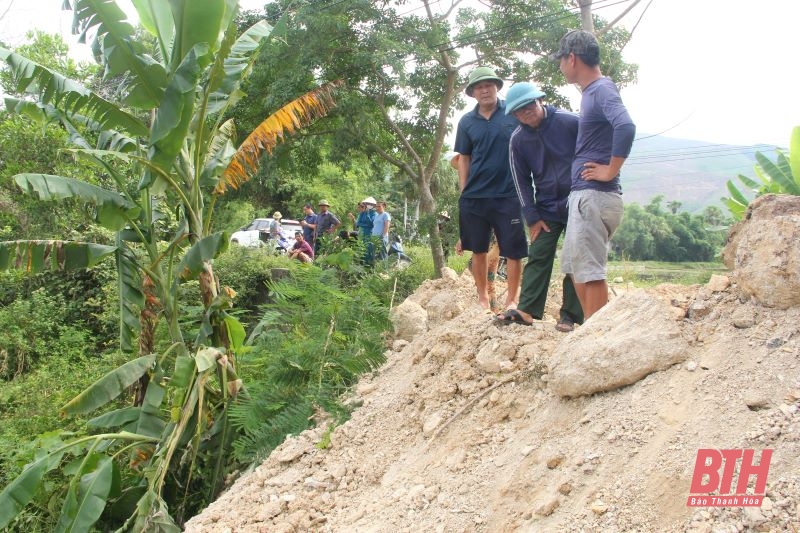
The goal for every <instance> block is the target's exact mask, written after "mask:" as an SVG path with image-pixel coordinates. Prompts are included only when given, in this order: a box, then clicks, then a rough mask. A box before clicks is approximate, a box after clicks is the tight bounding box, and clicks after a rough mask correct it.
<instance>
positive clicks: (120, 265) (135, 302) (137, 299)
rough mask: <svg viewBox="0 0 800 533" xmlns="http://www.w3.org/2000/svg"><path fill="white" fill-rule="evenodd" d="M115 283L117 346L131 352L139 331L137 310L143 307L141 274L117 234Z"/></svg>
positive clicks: (133, 257)
mask: <svg viewBox="0 0 800 533" xmlns="http://www.w3.org/2000/svg"><path fill="white" fill-rule="evenodd" d="M117 244H118V248H117V253H116V260H117V284H118V288H119V345H120V346H119V347H120V350H122V351H123V352H126V353H133V352H134V351H136V349H137V348H138V346H137V343H136V337H137V335H138V334H139V332H140V331H141V329H142V328H141V326H142V324H141V322H140V321H139V312H140V310H141V308H142V307H144V303H145V301H144V293H143V292H142V276H141V274H140V272H139V268H138V265H137V261H136V256H135V255H134V254H133V251H131V249H130V248H128V245H127V244H126V243H125V242H124V241H123V240H122V235H121V234H119V233H118V234H117Z"/></svg>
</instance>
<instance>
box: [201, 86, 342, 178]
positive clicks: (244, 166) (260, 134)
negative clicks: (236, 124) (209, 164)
mask: <svg viewBox="0 0 800 533" xmlns="http://www.w3.org/2000/svg"><path fill="white" fill-rule="evenodd" d="M340 85H341V82H332V83H327V84H325V85H323V86H321V87H319V88H318V89H315V90H313V91H311V92H308V93H306V94H304V95H303V96H301V97H299V98H297V99H295V100H292V101H291V102H289V103H288V104H286V105H285V106H283V107H282V108H280V109H279V110H278V111H276V112H275V113H274V114H272V115H270V116H269V117H267V118H266V119H265V120H264V121H263V122H262V123H261V124H259V125H258V127H256V129H254V130H253V131H252V133H250V135H248V136H247V139H245V140H244V142H243V143H242V145H241V146H240V147H239V149H238V150H237V151H236V154H234V156H233V159H231V162H230V163H229V164H228V167H227V168H226V169H225V171H224V173H223V174H222V179H221V180H220V181H219V182H218V183H217V186H216V187H215V188H214V194H224V193H225V191H226V190H227V189H228V187H230V188H233V189H238V188H239V186H240V185H241V184H242V183H245V182H246V181H247V180H249V179H250V176H251V175H252V174H254V173H255V172H256V171H257V170H258V165H259V160H260V159H261V155H262V154H263V153H264V152H265V151H266V152H267V153H272V150H273V149H274V148H275V146H277V144H278V143H279V142H282V141H283V139H284V137H286V136H287V135H292V134H294V133H295V132H296V131H297V130H298V129H300V128H302V127H304V126H307V125H309V124H311V123H312V122H313V121H314V120H317V119H319V118H321V117H323V116H325V115H326V114H328V112H329V111H330V110H331V109H333V107H334V106H335V102H334V100H333V92H334V91H335V90H336V88H337V87H339V86H340Z"/></svg>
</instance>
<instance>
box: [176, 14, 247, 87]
mask: <svg viewBox="0 0 800 533" xmlns="http://www.w3.org/2000/svg"><path fill="white" fill-rule="evenodd" d="M169 4H170V7H171V8H172V20H173V21H174V23H175V44H174V45H173V48H172V56H171V57H170V68H169V70H170V71H171V72H174V71H176V70H177V69H178V65H180V64H181V63H183V61H184V59H185V58H186V56H187V55H189V53H190V52H191V50H192V49H193V48H195V47H196V46H197V45H198V44H201V43H205V44H206V45H207V46H208V51H209V52H210V53H212V54H215V53H216V52H217V50H218V48H219V40H220V35H221V34H222V32H223V30H224V29H225V28H227V27H228V26H229V25H230V24H231V22H233V19H234V18H235V17H236V14H237V12H238V6H239V2H238V0H205V1H203V2H197V1H193V0H172V1H171V2H170V3H169Z"/></svg>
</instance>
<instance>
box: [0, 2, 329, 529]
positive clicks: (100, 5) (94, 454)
mask: <svg viewBox="0 0 800 533" xmlns="http://www.w3.org/2000/svg"><path fill="white" fill-rule="evenodd" d="M133 4H134V6H135V8H136V10H137V12H138V15H139V20H140V21H141V25H142V27H143V28H144V30H145V31H146V32H147V33H149V34H150V36H151V37H152V39H153V40H154V42H155V46H154V48H153V49H152V50H150V52H151V53H147V47H146V46H145V45H143V44H142V43H141V42H138V41H137V40H136V35H137V34H136V32H135V30H134V28H133V26H131V25H130V24H129V23H128V22H127V20H126V16H125V14H124V12H123V11H122V10H121V9H120V8H119V7H118V6H117V4H116V3H115V2H114V1H113V0H66V1H65V8H67V9H71V10H72V11H73V12H74V24H73V29H74V30H75V31H76V32H77V33H79V34H80V35H81V38H82V39H88V38H89V36H90V35H91V36H92V37H91V39H92V42H91V45H92V49H93V50H94V52H95V55H96V57H97V59H98V60H99V62H100V63H101V65H102V66H103V68H104V76H105V77H106V78H107V79H109V80H113V81H114V82H115V83H116V89H115V91H114V94H113V96H111V97H105V96H103V95H100V94H98V93H96V92H94V91H92V90H90V89H89V88H87V87H85V86H83V85H81V84H80V83H78V82H76V81H74V80H71V79H68V78H66V77H65V76H63V75H61V74H59V73H57V72H54V71H52V70H49V69H47V68H45V67H43V66H41V65H38V64H36V63H34V62H32V61H30V60H28V59H26V58H24V57H22V56H20V55H17V54H15V53H14V52H12V51H10V50H7V49H2V48H0V59H2V61H3V62H5V64H6V66H7V68H8V70H9V72H10V73H11V75H12V77H13V79H14V83H15V84H16V92H17V93H18V94H20V95H23V96H22V97H21V98H17V99H14V98H8V99H7V100H6V106H7V108H8V109H9V110H11V111H14V112H17V113H23V114H27V115H29V116H35V117H37V118H38V119H39V120H47V121H55V122H58V123H59V124H60V125H61V126H62V127H64V128H65V129H66V131H68V132H69V133H70V136H71V141H72V143H73V145H74V148H72V149H71V151H72V152H73V153H74V154H75V156H76V157H82V158H85V159H86V160H88V161H90V162H92V163H94V164H96V165H97V168H98V171H99V172H102V173H105V174H106V175H107V176H110V177H111V178H112V179H113V183H114V184H115V187H114V188H113V189H104V188H101V187H98V186H96V185H92V184H90V183H87V182H85V181H82V180H81V179H79V178H75V177H69V176H53V175H42V174H19V175H17V176H15V178H14V179H15V181H16V183H17V184H18V185H19V186H20V187H21V188H22V190H23V191H25V192H27V193H28V194H31V195H33V196H36V197H38V198H39V199H40V200H42V201H45V202H56V201H61V200H65V199H71V200H78V201H80V202H83V203H84V204H86V205H89V206H92V208H93V209H92V217H93V219H94V221H95V222H96V223H98V224H100V225H102V226H104V227H106V228H109V229H111V230H112V231H114V232H116V233H115V234H116V239H115V242H114V244H113V245H112V246H103V245H98V244H95V243H87V242H63V241H12V242H2V243H0V268H4V269H20V270H24V271H27V272H40V271H43V270H47V269H58V270H66V269H74V268H85V267H87V266H91V265H92V264H95V263H96V262H98V261H101V260H103V259H104V258H106V257H111V256H113V257H114V258H115V260H116V264H117V269H118V275H119V276H118V277H119V294H120V347H121V349H122V350H124V351H127V352H131V353H134V352H138V353H137V355H136V357H135V358H133V359H132V360H131V361H129V362H128V363H126V364H124V365H122V366H120V367H119V368H117V369H115V370H113V371H112V372H110V373H109V374H108V375H106V376H105V377H103V378H102V379H101V380H100V381H98V382H97V383H95V384H93V385H91V386H90V387H89V388H88V389H87V390H86V391H84V392H83V393H82V394H81V395H79V396H78V397H76V398H75V399H73V400H72V401H71V402H69V403H68V404H67V405H65V406H64V407H63V409H62V410H63V412H64V413H65V414H83V413H90V412H93V411H95V410H97V409H100V408H101V407H103V406H107V405H108V404H109V403H111V402H113V401H116V400H117V399H118V398H119V397H120V396H123V395H124V394H125V393H126V392H127V391H129V390H131V387H132V386H133V385H135V384H137V383H138V384H139V385H140V388H139V394H138V400H137V401H136V402H135V403H134V404H133V405H130V406H126V407H123V408H120V409H116V410H111V411H107V412H104V413H103V414H101V415H99V416H96V417H95V418H93V419H92V420H91V421H90V422H89V426H90V427H91V428H92V429H94V430H96V431H98V432H99V433H97V434H90V435H85V436H81V437H79V438H77V439H67V440H61V439H56V440H55V441H54V442H51V446H50V448H49V449H47V450H43V453H42V454H41V455H40V456H38V458H37V460H36V461H34V462H33V463H31V464H29V465H28V466H27V467H26V468H25V470H23V472H22V473H21V474H20V476H19V477H18V478H16V479H15V480H14V481H13V482H12V483H10V484H9V485H8V486H7V487H5V488H4V489H3V491H2V492H0V529H3V528H4V527H6V526H7V525H8V524H9V523H10V522H11V521H12V520H13V519H14V517H15V516H16V515H17V514H19V513H20V512H21V511H22V509H23V508H24V507H25V506H26V505H27V504H28V503H29V502H30V501H31V500H32V499H33V498H34V497H35V496H36V495H37V493H39V492H40V491H41V490H42V486H43V480H44V478H45V476H46V474H47V473H48V472H50V471H52V470H53V469H57V468H59V467H62V472H63V473H68V474H69V476H68V478H69V479H70V481H69V484H68V486H67V487H64V488H63V490H62V493H63V495H64V497H63V504H62V506H61V511H60V515H59V516H58V518H57V523H56V524H55V528H56V529H57V530H59V531H61V530H70V531H76V530H77V531H82V530H87V529H88V528H89V527H91V525H92V524H94V523H95V522H96V521H97V520H99V519H100V518H101V515H102V517H103V520H104V523H105V524H106V525H115V526H121V527H120V529H121V530H134V531H179V528H178V526H177V524H178V523H180V522H182V520H183V518H184V517H185V515H186V514H187V513H190V512H192V511H193V510H196V509H197V508H198V507H199V506H202V505H203V504H205V503H207V502H208V501H209V500H210V499H213V498H214V497H215V496H216V494H217V493H218V491H219V490H220V488H221V485H222V481H221V480H222V479H223V478H224V475H225V474H226V473H227V472H226V467H229V466H230V464H229V455H228V452H229V450H230V444H231V441H232V431H231V429H230V428H229V425H228V410H229V408H230V406H231V405H232V403H233V402H235V401H236V399H237V397H239V396H240V395H242V394H245V389H244V386H243V384H242V383H241V380H240V379H239V377H238V375H237V368H236V354H237V350H238V349H239V348H240V347H241V344H242V342H243V341H244V328H243V327H242V325H241V324H240V323H239V322H238V321H237V320H236V319H235V318H233V317H232V316H230V315H229V314H228V313H227V309H228V308H229V307H230V306H231V305H232V304H231V298H230V297H229V295H228V294H227V292H226V291H225V290H224V288H223V289H222V290H221V289H220V287H219V283H218V280H217V278H216V276H215V274H214V271H213V267H212V262H213V259H214V258H215V257H216V256H217V255H218V254H219V253H221V252H222V251H223V250H224V249H225V247H226V246H227V242H228V236H227V235H225V234H224V233H211V230H210V228H211V219H212V215H213V210H214V205H215V202H216V200H217V198H218V197H219V196H220V195H222V194H224V193H225V191H226V190H228V189H229V188H231V187H234V188H235V187H237V186H238V185H239V184H241V183H242V182H244V181H246V180H247V179H248V176H249V175H250V174H251V173H252V172H253V171H254V170H255V168H256V167H257V165H258V162H259V158H260V156H261V155H262V153H263V152H270V151H271V150H272V147H273V146H275V144H276V143H277V142H279V141H280V140H281V139H282V138H283V137H284V136H285V135H288V134H291V133H293V132H294V131H295V130H297V129H298V128H301V127H303V126H304V125H306V124H308V123H310V122H311V121H313V120H315V119H317V118H319V117H321V116H323V115H324V114H326V113H327V112H328V111H329V110H330V108H331V107H332V106H333V99H332V95H333V91H334V90H335V86H336V84H335V83H331V84H326V85H323V86H321V87H320V88H319V89H317V90H316V91H313V92H311V93H308V94H306V95H303V96H301V97H300V98H298V99H296V100H294V101H292V102H290V103H289V104H287V105H286V106H284V107H283V108H282V109H280V110H278V111H277V112H275V113H274V114H272V115H270V116H269V117H267V118H266V119H265V121H264V122H263V123H262V124H261V125H260V126H259V127H258V128H256V130H254V131H253V132H252V133H251V134H250V135H249V136H248V137H247V139H246V140H245V141H244V142H243V143H242V144H241V145H240V146H238V147H236V146H235V145H234V139H235V130H234V125H233V123H232V122H230V121H224V117H225V114H226V111H228V110H229V109H230V108H231V106H233V105H234V104H235V103H236V102H237V100H238V99H239V98H240V97H241V96H242V92H241V85H242V82H243V81H244V80H245V79H246V77H247V75H248V74H249V72H250V69H251V66H252V64H253V61H254V60H255V56H256V53H257V51H258V47H259V44H260V43H261V42H262V41H263V40H264V39H266V38H267V37H268V36H270V34H271V32H272V28H271V27H270V26H269V25H267V24H266V23H265V22H263V21H261V22H258V23H256V24H254V25H253V26H251V27H250V28H248V29H247V30H245V31H244V32H242V33H241V34H239V32H238V31H237V26H236V24H235V23H234V19H235V17H236V15H237V13H238V0H202V1H200V0H169V1H168V2H163V1H153V0H133ZM131 168H133V169H136V172H137V174H136V175H135V176H132V175H130V173H129V169H131ZM121 169H124V170H121ZM165 206H169V207H168V208H166V207H165ZM167 210H170V211H171V213H170V214H171V216H172V217H174V218H175V220H176V227H175V229H174V231H172V232H171V233H170V234H169V235H168V236H165V235H164V234H163V230H162V229H161V226H159V221H160V220H161V219H162V218H163V217H165V216H166V215H167ZM189 280H198V285H199V294H198V298H199V299H200V300H201V301H202V304H203V313H202V317H201V319H200V328H199V331H198V332H197V333H195V334H193V335H192V336H190V335H189V333H188V332H187V331H185V330H184V327H183V326H182V324H183V320H182V319H183V318H186V317H185V313H186V311H185V310H184V309H182V308H181V306H180V303H179V300H178V289H179V286H180V285H181V284H182V283H185V282H186V281H189ZM159 324H163V328H164V330H165V331H167V332H168V335H169V345H168V347H166V348H163V349H158V348H157V346H156V343H155V342H154V331H155V328H156V327H157V326H159ZM137 339H138V342H136V341H137ZM44 452H46V453H44ZM69 458H73V459H72V461H70V462H67V460H68V459H69ZM65 464H66V467H65V466H64V465H65ZM121 479H125V480H126V481H125V483H121V482H120V480H121ZM198 493H200V495H199V496H198ZM112 504H113V505H112ZM54 522H56V521H55V520H54Z"/></svg>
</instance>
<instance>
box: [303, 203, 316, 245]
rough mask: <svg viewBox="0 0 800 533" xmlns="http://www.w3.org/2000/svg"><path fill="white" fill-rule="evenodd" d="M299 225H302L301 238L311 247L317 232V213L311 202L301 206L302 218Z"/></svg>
mask: <svg viewBox="0 0 800 533" xmlns="http://www.w3.org/2000/svg"><path fill="white" fill-rule="evenodd" d="M300 225H301V226H303V240H305V241H306V242H307V243H309V244H310V245H311V246H312V247H313V246H314V241H316V239H315V237H316V233H317V214H316V213H315V212H314V208H313V207H312V206H311V204H306V205H304V206H303V219H302V220H301V221H300Z"/></svg>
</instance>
